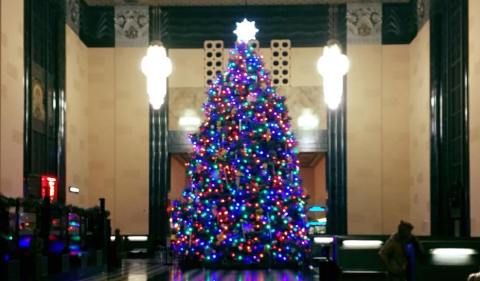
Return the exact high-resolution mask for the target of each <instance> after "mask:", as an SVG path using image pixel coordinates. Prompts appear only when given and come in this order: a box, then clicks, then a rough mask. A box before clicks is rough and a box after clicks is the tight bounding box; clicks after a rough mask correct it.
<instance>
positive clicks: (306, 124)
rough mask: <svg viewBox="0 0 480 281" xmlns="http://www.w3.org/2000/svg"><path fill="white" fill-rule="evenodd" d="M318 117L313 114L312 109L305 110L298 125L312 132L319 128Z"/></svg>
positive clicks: (298, 120) (299, 118)
mask: <svg viewBox="0 0 480 281" xmlns="http://www.w3.org/2000/svg"><path fill="white" fill-rule="evenodd" d="M318 123H319V120H318V117H317V116H316V115H314V114H313V110H312V109H310V108H305V109H304V110H303V112H302V115H300V117H298V119H297V124H298V127H300V128H301V129H303V130H312V129H315V128H317V127H318Z"/></svg>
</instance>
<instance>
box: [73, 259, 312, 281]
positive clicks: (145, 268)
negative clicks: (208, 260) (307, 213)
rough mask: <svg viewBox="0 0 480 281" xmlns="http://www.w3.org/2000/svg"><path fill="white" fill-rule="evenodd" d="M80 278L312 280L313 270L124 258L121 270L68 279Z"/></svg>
mask: <svg viewBox="0 0 480 281" xmlns="http://www.w3.org/2000/svg"><path fill="white" fill-rule="evenodd" d="M70 280H79V281H107V280H108V281H124V280H126V281H147V280H148V281H183V280H185V281H221V280H225V281H270V280H271V281H277V280H278V281H288V280H295V281H313V280H318V276H317V277H316V278H315V275H314V273H313V272H295V271H290V270H207V269H194V270H188V271H181V270H179V269H177V268H175V267H171V266H164V265H162V264H161V263H160V262H159V261H155V260H140V259H135V260H125V261H124V262H123V266H122V268H121V269H119V270H116V271H114V272H110V273H100V274H97V275H94V276H91V277H88V278H80V279H74V278H72V279H70Z"/></svg>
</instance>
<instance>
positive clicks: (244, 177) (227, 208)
mask: <svg viewBox="0 0 480 281" xmlns="http://www.w3.org/2000/svg"><path fill="white" fill-rule="evenodd" d="M248 40H250V39H248ZM248 40H246V37H245V38H243V39H242V40H240V39H239V42H237V44H236V46H235V48H234V49H232V50H230V59H229V63H228V68H227V70H226V72H224V73H223V75H222V76H221V77H219V79H218V80H216V81H215V82H214V83H213V84H212V85H211V87H210V88H209V89H208V91H207V94H208V100H207V101H206V102H205V103H204V105H203V110H204V114H205V120H204V122H202V123H201V125H200V128H199V130H198V132H197V133H195V134H192V135H191V141H192V144H193V154H192V158H191V161H190V163H188V165H186V169H187V176H188V185H187V187H186V189H185V190H184V192H183V194H182V200H181V201H174V202H173V203H172V206H171V207H170V208H169V210H170V212H171V215H172V219H171V228H172V230H173V232H174V237H173V239H172V241H171V242H172V247H173V249H174V251H175V252H176V253H177V254H178V255H179V256H180V257H183V258H185V259H192V260H195V261H201V262H206V263H218V262H230V263H233V264H259V263H269V262H272V263H278V264H287V263H293V264H300V263H302V262H303V260H304V258H305V257H306V255H307V254H308V252H309V246H310V240H309V239H308V237H307V234H306V233H307V231H306V227H307V222H306V216H305V211H306V209H305V206H306V202H305V200H306V195H305V192H304V190H303V188H302V187H301V183H300V179H299V177H298V171H299V161H298V159H297V155H296V154H297V149H296V145H297V144H296V141H295V138H294V135H293V134H292V133H291V124H290V119H289V117H288V110H287V108H286V106H285V98H284V97H282V96H280V95H278V94H277V93H276V89H275V88H273V87H272V86H271V82H270V77H269V74H268V72H267V71H266V70H265V69H264V66H263V61H262V59H261V58H260V57H259V55H258V54H257V53H256V52H255V49H254V48H253V47H251V46H249V45H248V43H246V41H248Z"/></svg>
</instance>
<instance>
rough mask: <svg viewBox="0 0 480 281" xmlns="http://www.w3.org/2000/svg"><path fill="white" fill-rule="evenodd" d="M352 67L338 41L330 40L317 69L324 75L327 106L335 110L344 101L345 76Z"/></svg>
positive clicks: (324, 92)
mask: <svg viewBox="0 0 480 281" xmlns="http://www.w3.org/2000/svg"><path fill="white" fill-rule="evenodd" d="M349 68H350V61H349V60H348V57H347V56H345V55H344V54H342V52H341V51H340V47H339V45H338V44H337V43H334V42H329V43H328V44H327V46H325V47H324V48H323V55H322V56H321V57H320V58H319V59H318V62H317V71H318V73H319V74H320V75H322V77H323V95H324V100H325V103H326V104H327V106H328V107H329V108H330V109H332V110H335V109H337V107H338V105H339V104H340V102H341V101H342V95H343V76H344V75H345V74H347V72H348V70H349Z"/></svg>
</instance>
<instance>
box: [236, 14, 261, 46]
mask: <svg viewBox="0 0 480 281" xmlns="http://www.w3.org/2000/svg"><path fill="white" fill-rule="evenodd" d="M236 24H237V29H235V31H233V33H235V35H237V41H238V42H243V43H248V41H250V40H255V33H257V32H258V29H257V28H256V27H255V21H248V20H247V19H243V21H242V22H237V23H236Z"/></svg>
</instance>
